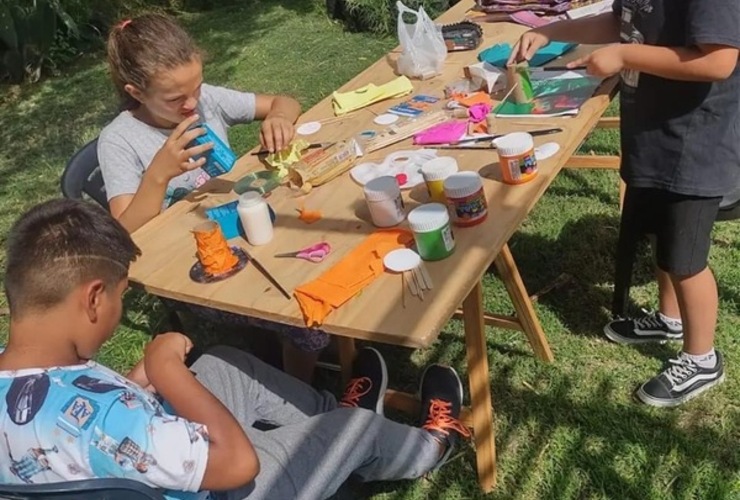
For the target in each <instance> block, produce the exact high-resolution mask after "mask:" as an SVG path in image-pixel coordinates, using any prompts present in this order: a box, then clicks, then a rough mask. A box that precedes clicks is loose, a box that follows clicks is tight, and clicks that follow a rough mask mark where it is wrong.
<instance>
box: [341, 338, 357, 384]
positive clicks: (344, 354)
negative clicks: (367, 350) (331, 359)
mask: <svg viewBox="0 0 740 500" xmlns="http://www.w3.org/2000/svg"><path fill="white" fill-rule="evenodd" d="M336 339H337V347H338V350H339V366H340V367H341V371H342V385H344V384H346V383H347V382H349V378H350V376H351V375H352V361H354V359H355V339H353V338H349V337H336Z"/></svg>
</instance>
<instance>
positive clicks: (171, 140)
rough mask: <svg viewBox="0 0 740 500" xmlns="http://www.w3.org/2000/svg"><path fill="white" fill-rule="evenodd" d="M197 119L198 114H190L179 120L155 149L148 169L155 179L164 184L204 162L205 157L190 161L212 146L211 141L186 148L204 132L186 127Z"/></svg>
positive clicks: (203, 130)
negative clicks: (154, 175)
mask: <svg viewBox="0 0 740 500" xmlns="http://www.w3.org/2000/svg"><path fill="white" fill-rule="evenodd" d="M198 120H199V117H198V115H191V116H189V117H187V118H186V119H184V120H183V121H182V122H180V124H179V125H178V126H177V127H176V128H175V129H174V130H173V131H172V133H171V134H170V136H169V137H168V138H167V140H166V141H165V143H164V145H163V146H162V147H161V148H160V150H159V151H157V154H156V155H154V159H153V160H152V163H151V165H150V166H149V170H151V171H153V172H156V174H157V177H156V179H157V180H158V181H159V182H162V183H165V184H166V183H168V182H169V181H170V180H171V179H173V178H174V177H177V176H178V175H180V174H183V173H185V172H187V171H189V170H194V169H196V168H199V167H202V166H203V165H204V164H205V163H206V159H205V158H200V159H198V160H196V161H190V159H191V158H192V157H193V156H197V155H199V154H201V153H205V152H206V151H208V150H210V149H212V148H213V143H212V142H209V143H207V144H203V145H201V146H194V147H191V148H188V145H189V144H190V143H191V142H192V141H193V139H195V138H196V137H200V136H201V135H203V134H205V133H206V131H205V129H204V128H194V129H190V130H188V127H190V126H192V125H194V124H195V123H197V121H198Z"/></svg>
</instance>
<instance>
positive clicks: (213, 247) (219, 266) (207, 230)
mask: <svg viewBox="0 0 740 500" xmlns="http://www.w3.org/2000/svg"><path fill="white" fill-rule="evenodd" d="M193 234H194V235H195V244H196V245H197V247H198V260H200V263H201V265H202V266H203V269H204V270H205V272H206V273H208V274H211V275H216V274H222V273H225V272H227V271H230V270H232V269H233V268H234V266H236V265H237V264H238V263H239V259H238V258H237V256H236V255H234V253H233V252H232V251H231V248H229V245H228V244H227V243H226V239H225V238H224V233H222V232H221V228H220V227H219V225H218V224H216V223H215V222H206V223H204V224H201V225H199V226H198V227H196V228H195V229H194V230H193Z"/></svg>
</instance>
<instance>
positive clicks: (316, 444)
mask: <svg viewBox="0 0 740 500" xmlns="http://www.w3.org/2000/svg"><path fill="white" fill-rule="evenodd" d="M191 369H192V370H193V372H195V373H196V377H197V379H198V380H199V381H200V382H201V383H202V384H203V385H204V386H205V387H206V388H208V390H209V391H211V392H212V393H213V394H214V395H215V396H216V397H217V398H218V399H219V400H220V401H221V402H222V403H223V404H224V405H225V406H226V407H227V408H228V409H229V410H230V411H231V413H232V414H233V415H234V417H236V419H237V420H238V421H239V423H240V424H241V425H242V428H243V429H244V432H246V433H247V436H249V439H250V440H251V441H252V445H253V446H254V448H255V450H256V452H257V456H258V457H259V461H260V473H259V475H258V476H257V478H256V479H255V480H254V481H253V482H252V483H251V484H249V485H247V486H245V487H243V488H240V489H238V490H234V491H230V492H228V493H227V494H226V497H227V498H229V499H230V500H232V499H234V500H236V499H244V498H248V499H249V500H257V499H271V500H275V499H280V500H283V499H284V500H288V499H301V500H303V499H306V500H308V499H319V498H327V497H330V496H331V495H333V494H334V493H335V492H336V491H337V489H338V488H339V487H340V486H341V485H342V483H344V481H345V480H346V479H347V478H348V477H349V476H350V474H353V473H354V474H356V475H357V476H358V477H359V478H360V479H361V480H363V481H376V480H393V479H412V478H417V477H419V476H421V475H422V474H424V473H426V472H427V471H429V470H430V469H431V468H432V467H434V465H435V464H436V463H437V461H438V460H439V452H440V450H439V445H438V443H437V441H436V440H435V439H434V438H433V437H432V436H431V435H430V434H429V433H428V432H427V431H425V430H423V429H419V428H416V427H410V426H408V425H403V424H400V423H397V422H393V421H391V420H388V419H387V418H384V417H382V416H380V415H377V414H376V413H374V412H372V411H369V410H364V409H357V408H352V409H350V408H337V400H336V399H335V398H334V396H332V395H331V394H330V393H328V392H319V391H316V390H315V389H313V388H312V387H311V386H309V385H307V384H304V383H303V382H301V381H299V380H297V379H294V378H293V377H290V376H289V375H287V374H285V373H283V372H281V371H279V370H276V369H275V368H273V367H271V366H269V365H267V364H265V363H263V362H262V361H260V360H258V359H257V358H255V357H254V356H252V355H250V354H248V353H245V352H243V351H239V350H237V349H233V348H230V347H225V346H220V347H216V348H213V349H211V350H210V351H209V352H208V353H206V354H205V355H203V356H202V357H200V358H199V359H198V360H197V361H196V362H195V363H194V364H193V366H192V367H191ZM258 421H260V422H265V423H268V424H272V425H274V426H278V427H277V428H275V429H272V430H268V431H261V430H258V429H255V428H254V427H252V425H253V424H254V423H255V422H258Z"/></svg>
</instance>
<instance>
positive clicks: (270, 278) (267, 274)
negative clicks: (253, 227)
mask: <svg viewBox="0 0 740 500" xmlns="http://www.w3.org/2000/svg"><path fill="white" fill-rule="evenodd" d="M242 250H244V254H245V255H246V256H247V259H249V261H250V262H251V263H252V264H253V265H254V267H256V268H257V270H258V271H259V272H261V273H262V274H263V275H264V276H265V278H267V280H268V281H269V282H270V283H272V284H273V285H275V286H276V287H277V289H278V290H280V292H281V293H282V294H283V295H285V298H286V299H288V300H290V299H291V296H290V293H288V291H287V290H286V289H285V288H283V286H282V285H281V284H280V283H279V282H278V280H276V279H275V277H274V276H273V275H272V274H270V272H269V271H268V270H267V269H265V266H263V265H262V264H260V263H259V262H258V261H257V259H255V258H254V257H253V256H252V255H251V254H250V253H249V252H248V251H247V249H246V248H242Z"/></svg>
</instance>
